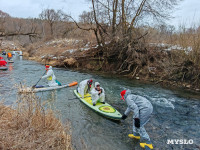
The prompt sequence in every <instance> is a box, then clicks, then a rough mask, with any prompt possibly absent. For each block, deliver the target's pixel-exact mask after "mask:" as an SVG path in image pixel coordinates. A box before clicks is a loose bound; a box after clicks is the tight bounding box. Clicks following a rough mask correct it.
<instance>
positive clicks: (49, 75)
mask: <svg viewBox="0 0 200 150" xmlns="http://www.w3.org/2000/svg"><path fill="white" fill-rule="evenodd" d="M44 78H47V80H48V85H49V86H58V83H56V76H55V75H54V73H53V70H52V66H50V67H49V70H48V71H47V74H46V75H44V76H43V77H42V79H44Z"/></svg>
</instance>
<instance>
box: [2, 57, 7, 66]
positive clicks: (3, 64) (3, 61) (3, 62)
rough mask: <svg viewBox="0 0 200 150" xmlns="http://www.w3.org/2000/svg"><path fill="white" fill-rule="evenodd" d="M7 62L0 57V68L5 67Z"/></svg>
mask: <svg viewBox="0 0 200 150" xmlns="http://www.w3.org/2000/svg"><path fill="white" fill-rule="evenodd" d="M6 64H7V62H6V61H5V60H4V59H3V57H0V67H2V66H6Z"/></svg>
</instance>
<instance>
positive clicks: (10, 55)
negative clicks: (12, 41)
mask: <svg viewBox="0 0 200 150" xmlns="http://www.w3.org/2000/svg"><path fill="white" fill-rule="evenodd" d="M7 58H8V60H11V59H12V54H11V53H10V52H9V53H8V54H7Z"/></svg>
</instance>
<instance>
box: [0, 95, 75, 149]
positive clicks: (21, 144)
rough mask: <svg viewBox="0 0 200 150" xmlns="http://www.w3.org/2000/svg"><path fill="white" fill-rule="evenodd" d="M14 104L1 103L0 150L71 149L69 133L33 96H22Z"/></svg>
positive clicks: (52, 113)
mask: <svg viewBox="0 0 200 150" xmlns="http://www.w3.org/2000/svg"><path fill="white" fill-rule="evenodd" d="M16 103H17V106H16V107H11V106H5V105H4V104H3V103H0V149H15V150H19V149H20V150H27V149H30V150H35V149H37V150H44V149H46V150H47V149H52V150H71V149H72V144H71V135H70V134H69V129H68V128H67V127H66V126H64V125H63V124H62V123H61V121H60V119H58V118H57V117H56V116H55V114H54V112H53V111H52V110H51V109H46V108H44V105H43V104H41V102H40V100H39V99H38V98H37V97H36V96H35V95H34V93H21V94H20V95H19V96H18V99H17V102H16Z"/></svg>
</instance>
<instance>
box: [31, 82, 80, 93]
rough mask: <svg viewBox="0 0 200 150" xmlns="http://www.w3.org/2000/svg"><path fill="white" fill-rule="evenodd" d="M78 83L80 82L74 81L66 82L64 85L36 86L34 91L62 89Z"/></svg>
mask: <svg viewBox="0 0 200 150" xmlns="http://www.w3.org/2000/svg"><path fill="white" fill-rule="evenodd" d="M77 84H78V82H76V81H74V82H72V83H69V84H65V85H62V86H52V87H50V86H48V87H41V88H35V89H34V90H33V92H42V91H50V90H57V89H62V88H66V87H72V86H75V85H77Z"/></svg>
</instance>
